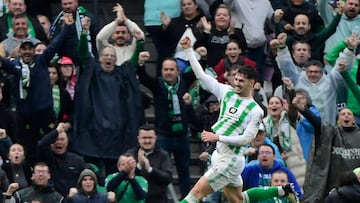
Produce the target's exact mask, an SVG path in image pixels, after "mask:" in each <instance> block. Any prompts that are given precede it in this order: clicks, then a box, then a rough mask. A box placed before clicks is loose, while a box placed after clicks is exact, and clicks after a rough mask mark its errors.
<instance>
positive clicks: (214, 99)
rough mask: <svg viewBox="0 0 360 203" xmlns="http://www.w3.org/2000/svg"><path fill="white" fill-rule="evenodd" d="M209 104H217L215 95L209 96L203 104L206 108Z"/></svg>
mask: <svg viewBox="0 0 360 203" xmlns="http://www.w3.org/2000/svg"><path fill="white" fill-rule="evenodd" d="M211 103H219V101H218V99H217V98H216V96H215V95H210V96H209V97H208V98H207V99H206V100H205V104H206V107H209V104H211Z"/></svg>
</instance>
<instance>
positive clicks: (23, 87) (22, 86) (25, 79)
mask: <svg viewBox="0 0 360 203" xmlns="http://www.w3.org/2000/svg"><path fill="white" fill-rule="evenodd" d="M34 65H35V64H34V63H31V64H27V63H24V61H23V60H22V59H20V66H21V67H20V68H21V78H20V80H19V94H20V99H26V98H27V96H28V89H29V86H30V73H31V70H30V69H31V68H33V67H34Z"/></svg>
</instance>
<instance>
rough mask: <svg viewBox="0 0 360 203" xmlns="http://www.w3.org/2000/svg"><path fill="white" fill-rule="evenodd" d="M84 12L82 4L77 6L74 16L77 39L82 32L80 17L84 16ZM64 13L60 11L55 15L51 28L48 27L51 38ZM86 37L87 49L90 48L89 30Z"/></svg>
mask: <svg viewBox="0 0 360 203" xmlns="http://www.w3.org/2000/svg"><path fill="white" fill-rule="evenodd" d="M86 12H87V10H86V9H85V8H84V7H82V6H78V8H77V9H76V14H75V17H74V18H75V28H76V34H77V38H78V39H80V36H81V32H82V27H81V19H83V18H84V17H85V16H86V15H85V13H86ZM64 14H65V12H64V11H61V12H60V13H59V15H57V16H56V18H55V20H54V22H53V23H52V25H51V28H50V36H51V38H53V37H54V35H55V30H56V28H57V27H58V25H59V24H60V25H61V24H62V21H63V20H62V18H63V15H64ZM86 38H87V40H88V45H89V50H92V45H91V36H90V32H89V33H88V34H87V36H86Z"/></svg>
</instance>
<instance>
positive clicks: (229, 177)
mask: <svg viewBox="0 0 360 203" xmlns="http://www.w3.org/2000/svg"><path fill="white" fill-rule="evenodd" d="M244 167H245V158H244V156H242V155H229V154H219V153H218V152H217V151H216V150H215V151H214V152H213V154H212V156H211V167H210V169H209V170H208V171H206V173H205V174H204V176H205V177H206V179H207V180H208V182H209V184H210V186H211V188H212V189H213V191H218V190H220V189H222V188H224V187H225V186H227V185H229V186H234V187H239V186H242V185H243V180H242V178H241V173H242V171H243V170H244Z"/></svg>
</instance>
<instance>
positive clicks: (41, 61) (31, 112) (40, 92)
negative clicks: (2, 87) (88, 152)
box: [0, 14, 75, 164]
mask: <svg viewBox="0 0 360 203" xmlns="http://www.w3.org/2000/svg"><path fill="white" fill-rule="evenodd" d="M64 19H65V25H64V27H63V28H62V31H61V34H60V35H59V36H58V37H56V38H54V39H53V40H52V41H51V43H50V44H49V46H48V48H47V49H46V50H45V51H44V52H43V54H36V55H35V49H34V44H33V42H31V41H24V42H22V43H21V44H20V49H19V55H20V57H18V58H15V59H14V60H11V61H10V60H8V59H6V58H1V61H0V68H1V69H3V70H4V71H6V72H7V73H10V74H13V76H14V77H13V79H14V82H13V84H14V89H15V98H16V110H17V112H18V113H19V115H20V116H19V118H20V119H21V121H20V122H21V125H22V126H21V127H20V128H23V129H21V130H24V131H23V132H20V133H19V134H20V135H26V136H25V137H24V138H23V139H24V140H22V141H23V142H24V144H25V147H26V150H27V152H28V155H29V156H28V157H27V160H28V161H30V164H33V163H34V162H35V161H34V159H35V157H34V155H35V151H36V142H37V141H38V140H39V139H40V138H41V136H42V135H43V134H45V133H46V132H49V131H50V129H49V128H53V127H55V125H54V124H53V123H54V121H55V115H54V110H53V98H52V90H51V87H50V78H49V71H48V65H49V63H50V61H51V59H52V58H53V57H54V55H55V53H57V52H58V53H59V54H62V53H61V50H62V46H63V44H64V42H65V41H67V40H66V39H67V38H68V36H71V35H72V34H73V33H72V32H75V31H74V27H73V26H72V25H73V24H74V19H73V16H72V14H66V15H65V16H64Z"/></svg>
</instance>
